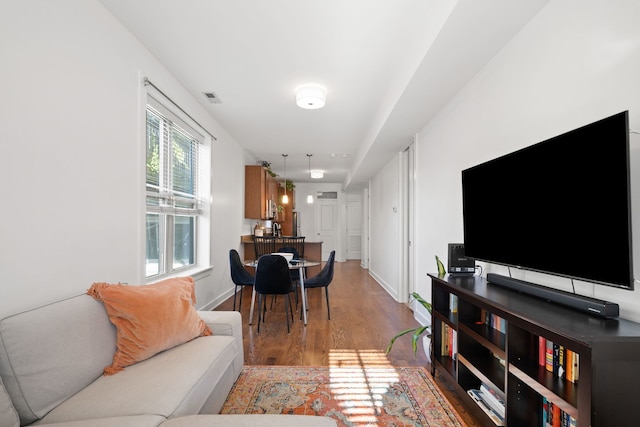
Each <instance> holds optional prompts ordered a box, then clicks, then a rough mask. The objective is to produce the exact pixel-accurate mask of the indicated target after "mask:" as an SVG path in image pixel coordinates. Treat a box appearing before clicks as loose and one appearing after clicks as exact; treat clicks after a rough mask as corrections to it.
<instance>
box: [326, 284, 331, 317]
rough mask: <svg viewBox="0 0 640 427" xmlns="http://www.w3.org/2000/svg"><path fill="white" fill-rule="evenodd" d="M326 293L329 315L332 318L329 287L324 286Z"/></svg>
mask: <svg viewBox="0 0 640 427" xmlns="http://www.w3.org/2000/svg"><path fill="white" fill-rule="evenodd" d="M324 294H325V296H326V297H327V316H329V320H331V308H329V287H328V286H325V287H324Z"/></svg>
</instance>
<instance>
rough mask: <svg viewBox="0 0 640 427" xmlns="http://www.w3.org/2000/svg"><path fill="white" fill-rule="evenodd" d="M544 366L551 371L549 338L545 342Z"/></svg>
mask: <svg viewBox="0 0 640 427" xmlns="http://www.w3.org/2000/svg"><path fill="white" fill-rule="evenodd" d="M544 367H545V369H546V370H547V371H549V372H553V341H551V340H546V342H545V358H544Z"/></svg>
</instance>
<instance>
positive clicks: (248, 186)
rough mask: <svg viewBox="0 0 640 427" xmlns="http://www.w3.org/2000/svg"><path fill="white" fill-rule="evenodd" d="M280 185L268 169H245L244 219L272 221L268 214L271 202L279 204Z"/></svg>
mask: <svg viewBox="0 0 640 427" xmlns="http://www.w3.org/2000/svg"><path fill="white" fill-rule="evenodd" d="M277 197H278V183H277V182H276V179H275V178H274V177H272V176H271V175H270V174H269V172H268V171H267V169H266V168H264V167H262V166H260V165H245V167H244V217H245V218H251V219H271V218H273V216H272V215H271V214H270V213H269V212H267V208H268V202H269V200H271V201H273V202H275V203H277V200H276V199H277Z"/></svg>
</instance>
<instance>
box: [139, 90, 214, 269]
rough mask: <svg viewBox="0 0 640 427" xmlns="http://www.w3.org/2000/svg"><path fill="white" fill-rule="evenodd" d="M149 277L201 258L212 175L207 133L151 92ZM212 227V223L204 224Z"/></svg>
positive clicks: (186, 266)
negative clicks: (207, 188) (205, 200)
mask: <svg viewBox="0 0 640 427" xmlns="http://www.w3.org/2000/svg"><path fill="white" fill-rule="evenodd" d="M146 125H147V126H146V277H147V278H149V277H155V276H162V275H169V274H171V273H175V272H179V271H180V270H186V269H189V268H193V267H195V266H197V265H198V264H199V260H198V256H199V251H198V248H199V247H202V243H203V242H201V241H199V240H204V239H206V235H205V234H203V233H200V232H199V229H200V228H201V226H202V225H203V223H204V220H205V218H206V215H205V212H204V211H205V209H203V208H204V206H203V195H204V194H206V193H205V192H204V191H203V190H204V187H205V186H206V185H203V184H206V183H207V178H208V176H209V172H208V168H207V167H206V160H205V159H206V157H205V156H203V155H202V154H203V151H204V150H203V148H204V144H205V137H204V136H202V133H204V132H199V131H197V130H196V129H195V128H194V127H193V126H190V125H189V124H187V122H186V120H183V119H182V118H180V117H179V116H178V115H177V114H175V113H173V112H172V111H171V110H169V109H167V108H165V107H164V106H163V105H162V104H161V103H160V102H158V101H157V100H155V99H154V98H152V97H151V96H149V97H148V98H147V109H146ZM203 228H206V229H208V227H203Z"/></svg>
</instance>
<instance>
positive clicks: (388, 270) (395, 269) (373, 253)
mask: <svg viewBox="0 0 640 427" xmlns="http://www.w3.org/2000/svg"><path fill="white" fill-rule="evenodd" d="M400 161H401V159H400V154H396V155H395V156H394V157H393V159H391V161H389V163H387V164H386V165H385V166H384V167H383V169H382V170H381V171H380V172H379V173H378V174H377V175H376V176H375V177H374V178H373V179H372V180H371V182H370V184H369V191H370V194H369V203H370V209H371V211H370V212H369V218H370V233H371V235H370V246H369V250H370V252H369V273H370V274H371V276H373V278H374V279H376V281H377V282H378V283H379V284H380V285H381V286H382V287H383V288H385V289H386V290H387V292H389V294H390V295H391V296H393V297H394V298H395V299H396V300H400V293H401V292H400V288H399V286H400V273H401V272H400V256H401V250H400V245H401V242H402V239H401V231H402V228H401V210H402V208H401V206H400V173H401V168H400Z"/></svg>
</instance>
